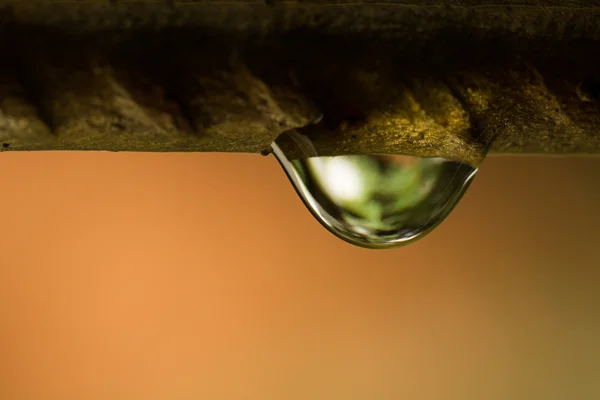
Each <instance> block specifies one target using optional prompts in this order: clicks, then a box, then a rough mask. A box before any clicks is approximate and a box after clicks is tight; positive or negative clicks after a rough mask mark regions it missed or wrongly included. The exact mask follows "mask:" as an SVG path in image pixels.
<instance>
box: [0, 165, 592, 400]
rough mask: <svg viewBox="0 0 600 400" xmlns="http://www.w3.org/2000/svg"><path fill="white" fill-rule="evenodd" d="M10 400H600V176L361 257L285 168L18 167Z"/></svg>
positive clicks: (500, 172) (8, 219)
mask: <svg viewBox="0 0 600 400" xmlns="http://www.w3.org/2000/svg"><path fill="white" fill-rule="evenodd" d="M0 170H2V171H3V175H2V186H1V196H0V211H1V221H2V225H1V226H2V228H1V230H0V246H1V247H0V399H2V400H24V399H36V400H45V399H61V400H62V399H78V400H79V399H92V400H94V399H111V400H116V399H127V400H137V399H177V400H187V399H234V398H235V399H280V400H287V399H328V400H332V399H333V400H334V399H344V400H346V399H370V400H371V399H373V400H374V399H377V400H379V399H436V400H438V399H471V398H472V399H486V400H488V399H528V400H531V399H544V400H550V399H574V400H575V399H577V400H582V399H598V398H600V311H599V310H598V308H599V306H600V211H599V208H600V185H599V183H600V158H585V157H582V158H553V157H527V158H517V157H491V158H489V159H488V160H487V161H486V162H485V163H484V165H483V167H482V170H481V172H480V174H479V176H478V177H477V178H476V180H475V182H474V184H473V185H472V186H471V189H470V190H469V191H468V192H467V194H466V196H465V197H464V198H463V200H462V202H461V203H460V204H459V206H458V207H457V209H456V210H455V211H454V213H453V214H452V215H451V216H450V217H449V218H448V220H447V221H446V222H445V223H443V224H442V225H441V226H440V227H439V228H438V229H437V230H436V231H434V232H433V233H432V234H431V235H429V236H428V237H426V238H425V239H423V240H421V241H419V242H417V243H415V244H413V245H410V246H408V247H405V248H401V249H398V250H393V251H370V250H364V249H360V248H355V247H352V246H350V245H348V244H346V243H344V242H342V241H340V240H338V239H337V238H335V237H333V236H332V235H331V234H329V233H328V232H327V231H326V230H325V229H323V228H322V227H321V226H320V225H319V224H318V223H317V222H316V221H315V220H314V219H313V217H312V216H311V215H310V213H309V212H308V211H307V210H305V209H304V206H303V205H302V203H301V201H300V200H299V199H298V198H297V196H296V194H295V192H294V190H293V189H292V187H291V185H290V184H289V183H288V181H287V178H286V177H285V176H284V173H283V171H281V170H280V168H279V166H278V164H277V163H276V161H275V160H274V159H273V158H272V157H268V158H263V157H260V156H256V155H240V154H125V153H4V154H2V155H1V156H0Z"/></svg>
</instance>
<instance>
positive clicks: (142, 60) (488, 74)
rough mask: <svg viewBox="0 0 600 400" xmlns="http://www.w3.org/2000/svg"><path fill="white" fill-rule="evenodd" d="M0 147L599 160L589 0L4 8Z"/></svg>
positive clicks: (598, 76) (597, 60)
mask: <svg viewBox="0 0 600 400" xmlns="http://www.w3.org/2000/svg"><path fill="white" fill-rule="evenodd" d="M0 59H1V60H2V62H1V63H0V143H2V147H1V148H0V150H50V149H64V150H92V149H96V150H112V151H233V152H260V151H263V150H265V149H268V147H269V144H270V143H271V142H272V141H273V139H274V138H276V137H277V136H278V135H279V134H280V133H282V132H284V131H286V130H289V129H295V128H303V127H306V126H310V125H311V124H312V122H313V121H315V120H317V119H318V118H319V117H320V116H321V115H322V116H323V117H324V118H323V122H322V123H321V124H320V125H317V126H314V127H310V128H305V129H304V131H305V133H306V134H307V135H309V136H311V138H313V139H314V141H315V144H316V147H317V149H318V150H319V151H320V152H322V153H323V154H336V153H337V154H339V153H349V152H351V153H356V152H362V153H365V152H393V153H407V154H419V155H435V156H445V157H448V158H453V159H466V160H469V161H471V162H477V161H478V159H479V158H480V155H481V150H482V148H483V147H485V146H486V145H487V144H488V143H489V142H490V140H491V139H492V138H496V141H495V143H494V145H493V147H492V151H495V152H508V153H559V154H569V153H598V152H600V5H598V3H597V1H595V0H573V1H554V0H543V1H542V0H540V1H524V0H521V1H518V0H517V1H508V0H486V1H477V0H454V1H452V0H449V1H442V0H406V1H389V0H387V1H386V0H384V1H378V2H372V1H353V2H349V1H330V2H323V1H316V0H314V1H237V2H220V1H135V2H134V1H110V0H102V1H99V0H88V1H80V2H67V1H54V0H0Z"/></svg>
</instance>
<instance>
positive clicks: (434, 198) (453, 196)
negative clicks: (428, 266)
mask: <svg viewBox="0 0 600 400" xmlns="http://www.w3.org/2000/svg"><path fill="white" fill-rule="evenodd" d="M284 135H285V138H283V139H285V143H284V145H282V144H281V143H280V142H281V141H282V137H280V138H279V139H277V140H276V141H275V142H274V143H273V144H272V148H273V153H274V154H275V156H276V157H277V159H278V160H279V162H280V164H281V166H282V167H283V169H284V171H285V172H286V174H287V175H288V178H289V179H290V181H291V182H292V184H293V185H294V188H295V189H296V191H297V192H298V195H299V196H300V197H301V198H302V200H303V202H304V204H305V205H306V207H307V208H308V209H309V210H310V211H311V212H312V214H313V215H314V216H315V217H316V218H317V220H319V222H321V224H322V225H323V226H325V228H327V229H328V230H329V231H331V232H332V233H333V234H335V235H336V236H338V237H339V238H341V239H343V240H345V241H347V242H349V243H352V244H354V245H357V246H361V247H367V248H394V247H400V246H404V245H407V244H409V243H412V242H414V241H415V240H417V239H419V238H421V237H423V236H424V235H426V234H427V233H429V232H431V231H432V230H433V229H434V228H435V227H437V226H438V225H439V224H440V223H441V222H442V221H443V220H444V219H445V218H446V217H447V216H448V214H450V212H451V211H452V209H453V208H454V206H455V205H456V204H457V203H458V201H459V200H460V198H461V197H462V195H463V194H464V192H465V190H466V189H467V188H468V186H469V184H470V183H471V181H472V180H473V178H474V177H475V174H476V173H477V168H476V167H473V166H471V165H468V164H465V163H459V162H455V161H450V160H446V159H443V158H422V157H413V156H404V155H344V156H334V157H320V156H318V155H317V153H316V151H315V150H314V147H313V146H312V143H311V142H310V140H309V139H308V138H307V137H306V136H303V135H300V134H299V133H296V132H291V133H285V134H284ZM288 139H291V140H288ZM284 148H285V149H286V150H283V149H284ZM290 154H294V156H290ZM298 154H301V155H303V156H298Z"/></svg>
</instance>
